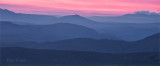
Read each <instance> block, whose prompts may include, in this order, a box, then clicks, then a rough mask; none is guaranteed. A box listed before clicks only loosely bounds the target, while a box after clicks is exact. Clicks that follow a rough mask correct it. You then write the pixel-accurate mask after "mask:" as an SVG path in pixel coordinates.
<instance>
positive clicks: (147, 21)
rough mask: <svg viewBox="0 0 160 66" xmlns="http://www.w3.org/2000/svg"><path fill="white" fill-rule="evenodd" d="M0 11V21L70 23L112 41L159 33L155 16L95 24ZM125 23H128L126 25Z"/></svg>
mask: <svg viewBox="0 0 160 66" xmlns="http://www.w3.org/2000/svg"><path fill="white" fill-rule="evenodd" d="M0 11H1V12H0V13H1V19H0V21H11V22H14V23H16V24H21V25H24V24H27V25H32V24H41V25H44V24H55V23H72V24H77V25H83V26H85V27H88V28H92V29H94V30H96V31H97V32H98V33H101V36H104V37H105V36H106V37H112V39H114V38H117V37H118V39H122V40H126V41H135V40H139V39H142V38H144V37H146V36H149V35H152V34H154V33H158V32H159V27H158V26H159V23H158V21H159V15H156V14H149V15H146V14H125V15H123V16H118V17H102V19H101V17H95V18H93V19H97V18H98V19H100V20H107V22H106V21H105V22H96V21H94V20H93V19H92V20H90V19H88V18H85V17H82V16H80V15H68V16H62V17H55V16H50V15H35V14H20V13H14V12H12V11H9V10H6V9H0ZM126 21H129V22H127V23H126ZM102 34H103V35H102ZM135 35H136V36H135ZM115 36H117V37H115ZM113 37H114V38H113Z"/></svg>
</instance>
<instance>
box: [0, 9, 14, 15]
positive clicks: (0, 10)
mask: <svg viewBox="0 0 160 66" xmlns="http://www.w3.org/2000/svg"><path fill="white" fill-rule="evenodd" d="M0 13H2V14H3V13H4V14H14V12H13V11H10V10H8V9H2V8H0Z"/></svg>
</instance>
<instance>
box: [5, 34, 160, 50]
mask: <svg viewBox="0 0 160 66" xmlns="http://www.w3.org/2000/svg"><path fill="white" fill-rule="evenodd" d="M159 35H160V33H158V34H155V35H152V36H149V37H146V38H144V39H142V40H138V41H134V42H126V41H121V40H108V39H99V40H98V39H92V38H75V39H66V40H60V41H55V42H44V43H40V44H39V43H36V42H11V43H10V42H5V43H2V46H4V47H26V48H37V49H56V50H74V51H91V52H103V53H135V52H159V49H158V48H159V42H160V39H159Z"/></svg>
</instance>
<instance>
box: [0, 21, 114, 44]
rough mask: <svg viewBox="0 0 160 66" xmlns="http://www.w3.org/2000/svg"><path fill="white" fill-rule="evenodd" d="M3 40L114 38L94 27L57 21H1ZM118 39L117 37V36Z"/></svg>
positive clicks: (39, 40) (40, 40)
mask: <svg viewBox="0 0 160 66" xmlns="http://www.w3.org/2000/svg"><path fill="white" fill-rule="evenodd" d="M0 25H1V36H2V41H4V42H8V41H11V42H12V41H13V42H14V41H38V42H44V41H57V40H64V39H71V38H95V39H100V38H108V39H109V38H112V39H114V38H113V37H112V36H106V35H105V36H103V35H101V34H99V33H98V32H97V31H95V30H94V29H91V28H88V27H85V26H81V25H75V24H69V23H56V24H51V25H18V24H14V23H11V22H6V21H5V22H4V21H2V22H0ZM115 39H117V38H115Z"/></svg>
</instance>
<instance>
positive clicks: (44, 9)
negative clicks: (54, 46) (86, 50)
mask: <svg viewBox="0 0 160 66" xmlns="http://www.w3.org/2000/svg"><path fill="white" fill-rule="evenodd" d="M159 6H160V0H0V8H3V9H9V10H12V11H15V12H17V13H29V14H46V15H71V14H80V15H84V16H114V15H115V16H116V15H121V14H126V13H133V12H135V11H151V12H157V13H159V12H160V7H159Z"/></svg>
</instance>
